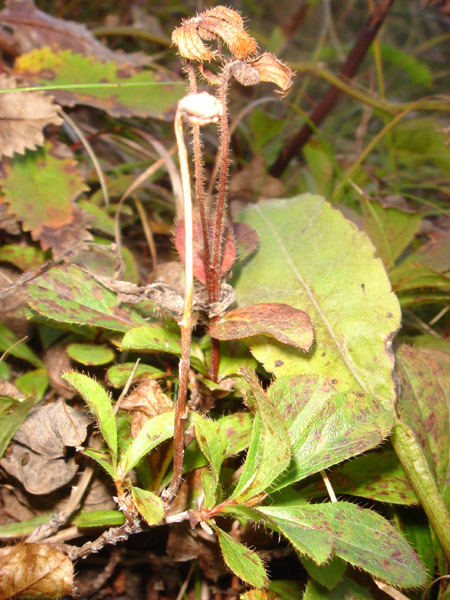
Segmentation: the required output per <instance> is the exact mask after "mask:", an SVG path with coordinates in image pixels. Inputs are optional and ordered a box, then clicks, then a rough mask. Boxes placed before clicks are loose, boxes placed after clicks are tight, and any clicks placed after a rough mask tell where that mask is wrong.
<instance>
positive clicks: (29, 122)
mask: <svg viewBox="0 0 450 600" xmlns="http://www.w3.org/2000/svg"><path fill="white" fill-rule="evenodd" d="M16 87H17V83H16V80H15V78H14V77H8V76H7V75H0V89H2V90H11V89H14V88H16ZM57 111H58V106H56V105H55V104H53V99H52V98H51V97H50V96H45V95H44V93H43V92H6V93H4V94H0V114H1V115H2V119H1V123H0V158H1V156H2V155H3V156H13V154H14V152H18V153H19V154H23V153H24V152H25V150H27V149H28V150H34V149H36V147H37V146H42V145H43V143H44V134H43V133H42V130H43V128H44V127H45V126H46V125H50V124H53V125H60V124H61V123H62V119H61V118H60V117H59V116H58V114H57Z"/></svg>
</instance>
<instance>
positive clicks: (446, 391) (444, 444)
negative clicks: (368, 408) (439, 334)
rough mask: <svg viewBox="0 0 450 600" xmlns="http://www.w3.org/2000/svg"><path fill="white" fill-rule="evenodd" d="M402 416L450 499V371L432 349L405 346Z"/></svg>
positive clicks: (401, 354)
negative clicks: (441, 363) (440, 362)
mask: <svg viewBox="0 0 450 600" xmlns="http://www.w3.org/2000/svg"><path fill="white" fill-rule="evenodd" d="M396 355H397V360H398V375H399V378H400V382H401V389H402V393H401V396H400V398H399V402H398V411H399V415H400V418H401V419H402V420H403V421H404V423H406V424H407V425H409V427H411V429H413V431H414V433H415V434H416V437H417V439H418V440H419V441H420V444H421V446H422V448H423V452H424V454H425V456H426V458H427V462H428V464H429V466H430V468H431V470H432V473H433V475H434V477H435V479H436V483H437V485H438V488H439V490H440V492H441V494H442V496H443V498H444V500H446V501H450V463H449V456H450V437H449V431H450V374H449V368H448V365H444V364H443V365H440V364H439V362H438V359H439V357H435V356H434V353H433V351H432V350H431V349H425V348H413V347H409V346H406V345H403V346H401V347H400V348H399V349H398V351H397V353H396Z"/></svg>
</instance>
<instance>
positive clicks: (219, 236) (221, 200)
mask: <svg viewBox="0 0 450 600" xmlns="http://www.w3.org/2000/svg"><path fill="white" fill-rule="evenodd" d="M229 80H230V72H229V70H228V69H227V68H226V67H225V68H224V70H223V72H222V83H221V86H220V89H219V101H220V103H221V105H222V109H223V113H222V117H221V120H220V152H221V165H220V175H219V183H218V186H217V206H216V217H215V220H216V222H215V224H214V233H213V251H212V257H211V258H212V275H213V278H214V280H213V281H214V287H213V298H212V302H218V301H219V290H220V276H221V265H222V241H223V230H224V224H225V223H224V221H225V210H226V207H227V186H228V170H229V166H230V148H229V146H230V135H229V131H228V110H227V94H228V84H229Z"/></svg>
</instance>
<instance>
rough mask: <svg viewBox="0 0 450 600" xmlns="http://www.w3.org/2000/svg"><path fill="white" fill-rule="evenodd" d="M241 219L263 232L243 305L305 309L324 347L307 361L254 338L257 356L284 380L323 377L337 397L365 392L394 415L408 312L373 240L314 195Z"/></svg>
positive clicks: (242, 282) (241, 275)
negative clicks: (396, 350)
mask: <svg viewBox="0 0 450 600" xmlns="http://www.w3.org/2000/svg"><path fill="white" fill-rule="evenodd" d="M240 219H241V220H243V221H244V222H245V223H247V224H249V225H250V226H252V227H253V228H254V229H256V231H257V233H258V236H259V240H260V244H259V248H258V251H257V252H256V253H255V254H253V255H252V256H251V257H250V258H249V259H248V260H247V262H246V263H245V265H244V266H242V268H241V269H238V272H237V277H236V278H235V290H236V297H237V301H238V304H239V306H241V307H242V306H249V305H251V304H254V303H256V302H273V301H276V302H282V303H284V304H289V305H290V306H293V307H295V308H300V309H301V310H304V311H305V312H307V313H308V314H309V316H310V318H311V322H312V325H313V328H314V334H315V341H316V343H315V346H314V348H313V350H312V351H310V352H309V353H308V354H307V355H304V354H303V353H302V352H301V351H299V350H296V349H294V348H292V347H290V346H285V345H282V344H280V343H279V342H276V341H273V340H271V339H269V338H265V339H264V341H255V342H254V341H253V340H249V346H250V348H251V351H252V353H253V354H254V356H255V357H256V358H257V359H258V360H259V361H261V362H262V363H263V365H264V367H265V368H266V370H268V371H270V372H272V373H274V374H275V375H276V376H277V377H281V376H283V375H296V374H305V375H310V374H311V373H317V374H319V375H320V376H321V377H323V378H324V379H329V380H330V381H331V380H333V381H334V382H335V383H334V385H335V388H336V391H337V392H346V391H348V390H355V391H356V390H359V391H363V392H365V393H366V394H370V395H372V396H374V397H375V398H376V399H377V400H379V401H380V402H381V403H382V404H383V405H384V406H385V407H386V408H389V409H392V407H393V403H394V401H395V397H396V392H395V384H394V381H393V379H392V370H393V367H394V356H393V354H392V351H391V338H392V336H393V335H394V333H395V332H396V331H397V330H398V328H399V326H400V308H399V304H398V301H397V299H396V297H395V295H394V294H393V293H392V291H391V286H390V283H389V279H388V277H387V275H386V272H385V270H384V267H383V265H382V263H381V261H380V259H375V258H374V257H373V254H374V248H373V246H372V244H371V242H370V240H369V239H368V238H367V236H366V235H365V234H364V233H362V232H361V231H359V230H358V229H357V227H356V226H355V225H354V224H353V223H351V222H350V221H348V220H346V219H345V218H344V217H343V215H342V213H341V212H339V211H338V210H336V209H335V208H333V207H332V206H331V205H330V204H328V203H327V202H325V201H324V199H323V198H321V197H319V196H312V195H310V194H303V195H301V196H298V197H296V198H292V199H289V200H273V201H268V202H262V203H258V204H256V205H252V206H249V207H247V208H245V209H244V211H243V212H242V213H241V215H240ZM355 249H357V252H356V251H355Z"/></svg>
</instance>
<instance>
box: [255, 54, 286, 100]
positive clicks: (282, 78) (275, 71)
mask: <svg viewBox="0 0 450 600" xmlns="http://www.w3.org/2000/svg"><path fill="white" fill-rule="evenodd" d="M248 64H249V65H251V66H252V67H253V68H254V69H256V71H257V72H258V74H259V77H260V79H261V81H271V82H272V83H274V84H275V85H277V86H278V87H279V88H280V90H281V94H282V95H283V96H285V95H286V94H287V93H288V92H289V89H290V87H291V85H292V71H291V69H290V68H289V67H288V66H287V65H285V64H284V63H282V62H281V60H278V58H276V57H275V56H274V55H273V54H270V53H269V52H264V54H261V56H258V58H256V59H255V60H252V61H250V62H249V63H248Z"/></svg>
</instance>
